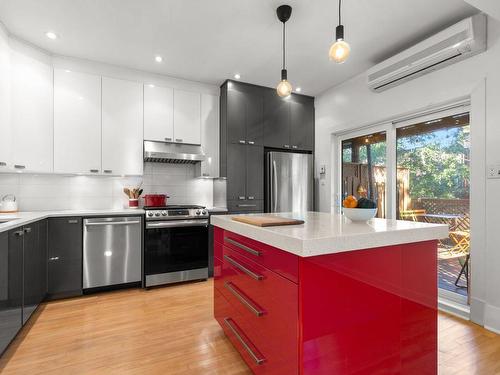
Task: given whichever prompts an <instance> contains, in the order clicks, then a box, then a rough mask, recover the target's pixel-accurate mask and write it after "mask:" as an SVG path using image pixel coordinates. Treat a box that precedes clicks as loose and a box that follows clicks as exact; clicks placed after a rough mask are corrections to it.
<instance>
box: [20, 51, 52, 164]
mask: <svg viewBox="0 0 500 375" xmlns="http://www.w3.org/2000/svg"><path fill="white" fill-rule="evenodd" d="M11 72H12V74H11V79H12V81H11V95H12V96H11V103H12V107H11V108H12V112H11V126H12V128H11V129H12V139H13V144H12V153H11V154H12V163H13V164H14V168H15V169H16V170H26V171H29V172H52V171H53V150H54V144H53V112H54V103H53V96H54V90H53V69H52V66H51V61H50V58H49V57H48V56H46V55H42V54H41V53H40V52H38V51H36V50H33V49H31V48H28V47H24V46H16V47H15V48H14V49H13V50H12V54H11Z"/></svg>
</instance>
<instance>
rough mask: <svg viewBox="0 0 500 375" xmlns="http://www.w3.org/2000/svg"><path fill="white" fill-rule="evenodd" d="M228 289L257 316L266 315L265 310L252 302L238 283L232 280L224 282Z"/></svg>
mask: <svg viewBox="0 0 500 375" xmlns="http://www.w3.org/2000/svg"><path fill="white" fill-rule="evenodd" d="M224 286H225V287H226V289H227V290H229V291H230V292H231V293H232V294H233V296H235V297H236V298H237V299H238V301H240V302H241V303H242V304H243V305H245V307H246V308H248V310H250V311H251V312H253V313H254V314H255V315H257V316H262V315H264V311H262V310H261V309H258V308H257V307H255V306H254V304H253V303H251V302H250V301H249V300H248V298H247V297H245V296H244V294H243V292H241V291H240V290H239V289H238V287H237V286H236V285H234V284H233V283H231V282H227V283H225V284H224Z"/></svg>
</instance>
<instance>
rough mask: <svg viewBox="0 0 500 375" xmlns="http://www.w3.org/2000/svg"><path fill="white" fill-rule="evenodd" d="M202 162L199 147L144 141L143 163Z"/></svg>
mask: <svg viewBox="0 0 500 375" xmlns="http://www.w3.org/2000/svg"><path fill="white" fill-rule="evenodd" d="M204 160H205V154H204V153H203V149H202V147H201V146H196V145H184V144H179V143H166V142H152V141H144V161H147V162H153V163H175V164H196V163H199V162H201V161H204Z"/></svg>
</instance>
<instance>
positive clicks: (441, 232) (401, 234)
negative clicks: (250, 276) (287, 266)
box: [210, 212, 448, 257]
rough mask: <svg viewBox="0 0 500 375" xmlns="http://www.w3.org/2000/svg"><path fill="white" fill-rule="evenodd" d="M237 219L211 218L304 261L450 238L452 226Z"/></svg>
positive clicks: (314, 216) (319, 216)
mask: <svg viewBox="0 0 500 375" xmlns="http://www.w3.org/2000/svg"><path fill="white" fill-rule="evenodd" d="M246 215H248V214H246ZM234 216H238V215H215V216H212V217H211V218H210V222H211V224H213V225H215V226H217V227H220V228H223V229H226V230H228V231H231V232H234V233H238V234H241V235H242V236H245V237H248V238H251V239H254V240H256V241H260V242H263V243H266V244H268V245H271V246H274V247H277V248H279V249H282V250H285V251H288V252H290V253H293V254H295V255H298V256H302V257H309V256H315V255H325V254H333V253H340V252H345V251H352V250H362V249H370V248H375V247H381V246H390V245H399V244H404V243H413V242H421V241H428V240H437V239H442V238H446V237H448V226H447V225H444V224H426V223H415V222H412V221H401V220H386V219H372V220H370V221H368V222H366V223H359V222H351V221H350V220H349V219H347V218H345V217H344V216H342V215H339V214H328V213H322V212H306V213H304V214H294V213H278V214H253V216H281V217H286V218H295V219H302V220H304V221H305V223H304V224H302V225H290V226H278V227H257V226H253V225H249V224H244V223H241V222H237V221H234V220H232V217H234Z"/></svg>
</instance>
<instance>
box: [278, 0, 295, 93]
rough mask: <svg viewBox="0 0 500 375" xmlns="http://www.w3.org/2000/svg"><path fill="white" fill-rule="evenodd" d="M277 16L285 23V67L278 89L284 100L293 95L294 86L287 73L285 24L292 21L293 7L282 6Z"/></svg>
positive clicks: (284, 27) (284, 33)
mask: <svg viewBox="0 0 500 375" xmlns="http://www.w3.org/2000/svg"><path fill="white" fill-rule="evenodd" d="M276 14H277V15H278V19H279V20H280V21H281V22H282V23H283V67H282V69H281V81H280V82H279V83H278V86H277V87H276V92H277V93H278V95H279V96H281V97H282V98H284V97H287V96H289V95H290V94H291V93H292V85H291V84H290V82H288V76H287V71H286V65H285V63H286V59H285V56H286V49H285V48H286V47H285V45H286V26H285V22H286V21H288V20H289V19H290V16H291V15H292V7H291V6H290V5H281V6H279V7H278V8H277V9H276Z"/></svg>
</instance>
